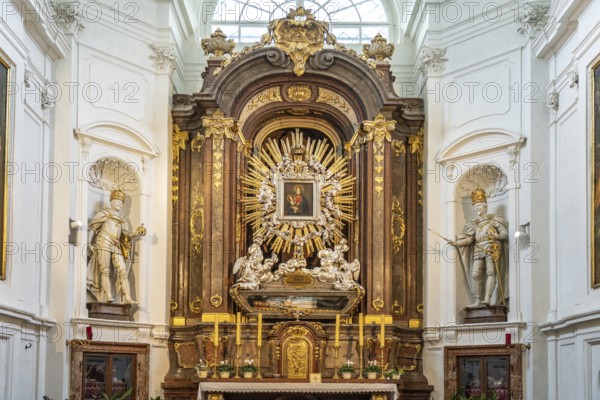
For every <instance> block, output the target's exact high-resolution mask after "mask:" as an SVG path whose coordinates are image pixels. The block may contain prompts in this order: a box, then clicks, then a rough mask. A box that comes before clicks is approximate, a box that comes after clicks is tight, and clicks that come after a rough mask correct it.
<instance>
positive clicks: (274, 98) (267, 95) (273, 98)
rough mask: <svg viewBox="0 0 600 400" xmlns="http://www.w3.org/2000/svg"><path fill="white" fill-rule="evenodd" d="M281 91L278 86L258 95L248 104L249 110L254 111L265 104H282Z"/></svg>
mask: <svg viewBox="0 0 600 400" xmlns="http://www.w3.org/2000/svg"><path fill="white" fill-rule="evenodd" d="M280 90H281V88H280V87H279V86H277V87H272V88H269V89H266V90H263V91H262V92H260V93H258V94H257V95H256V96H254V97H253V98H252V99H251V100H250V101H249V102H248V110H250V111H252V110H254V109H256V108H258V107H261V106H264V105H265V104H271V103H279V102H282V101H283V99H282V98H281V94H280Z"/></svg>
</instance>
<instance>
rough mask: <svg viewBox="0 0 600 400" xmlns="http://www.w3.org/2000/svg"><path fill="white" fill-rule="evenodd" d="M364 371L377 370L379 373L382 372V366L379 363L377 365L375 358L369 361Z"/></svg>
mask: <svg viewBox="0 0 600 400" xmlns="http://www.w3.org/2000/svg"><path fill="white" fill-rule="evenodd" d="M363 371H364V372H367V373H368V372H377V373H378V374H380V373H381V367H380V366H379V365H377V361H376V360H373V361H369V362H368V365H367V367H366V368H365V369H364V370H363Z"/></svg>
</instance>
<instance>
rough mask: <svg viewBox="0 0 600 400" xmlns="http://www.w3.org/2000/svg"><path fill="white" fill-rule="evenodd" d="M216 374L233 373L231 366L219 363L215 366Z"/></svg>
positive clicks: (223, 362) (225, 362) (224, 362)
mask: <svg viewBox="0 0 600 400" xmlns="http://www.w3.org/2000/svg"><path fill="white" fill-rule="evenodd" d="M217 371H218V372H231V371H233V366H232V365H231V364H229V363H228V362H227V361H221V362H220V363H219V365H218V366H217Z"/></svg>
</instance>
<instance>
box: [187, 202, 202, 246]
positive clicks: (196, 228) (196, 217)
mask: <svg viewBox="0 0 600 400" xmlns="http://www.w3.org/2000/svg"><path fill="white" fill-rule="evenodd" d="M190 233H191V235H192V246H194V250H195V251H196V253H198V254H199V253H200V252H201V251H202V239H204V196H203V195H202V193H196V196H195V197H194V202H193V204H192V215H191V216H190Z"/></svg>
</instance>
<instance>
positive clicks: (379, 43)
mask: <svg viewBox="0 0 600 400" xmlns="http://www.w3.org/2000/svg"><path fill="white" fill-rule="evenodd" d="M363 54H364V57H365V58H367V59H375V61H377V62H382V61H383V60H384V59H385V58H392V55H393V54H394V45H393V44H391V43H388V42H387V39H386V38H384V37H383V36H381V33H378V34H377V35H375V37H374V38H373V39H372V40H371V44H363Z"/></svg>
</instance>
